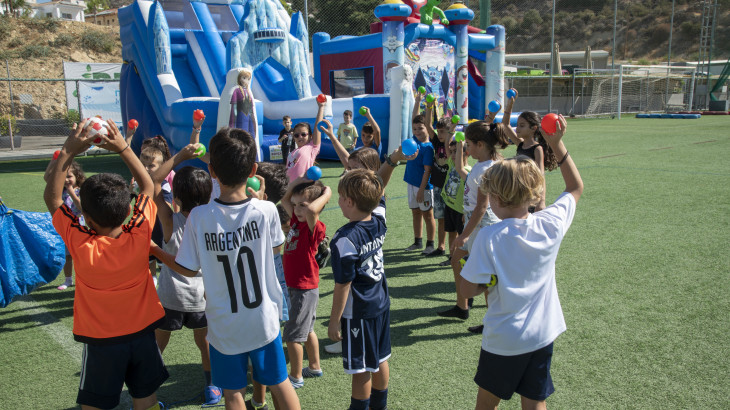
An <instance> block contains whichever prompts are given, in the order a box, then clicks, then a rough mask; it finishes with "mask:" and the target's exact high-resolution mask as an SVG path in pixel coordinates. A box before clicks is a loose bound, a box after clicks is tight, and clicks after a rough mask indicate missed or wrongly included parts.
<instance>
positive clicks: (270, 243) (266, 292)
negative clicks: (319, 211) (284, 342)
mask: <svg viewBox="0 0 730 410" xmlns="http://www.w3.org/2000/svg"><path fill="white" fill-rule="evenodd" d="M282 243H284V234H283V233H282V231H281V223H280V222H279V213H278V212H277V210H276V205H274V204H273V203H271V202H268V201H260V200H258V199H255V198H249V199H246V200H243V201H240V202H236V203H225V202H222V201H221V200H220V199H216V200H215V201H213V202H211V203H209V204H206V205H201V206H198V207H196V208H194V209H193V210H192V211H191V212H190V215H188V222H187V224H186V225H185V232H184V234H183V239H182V243H181V244H180V250H179V251H178V253H177V258H176V259H175V262H177V263H178V264H180V265H181V266H183V267H185V268H187V269H189V270H193V271H195V270H198V269H200V270H201V271H202V272H203V283H204V285H205V294H206V302H207V303H206V307H205V315H206V317H207V319H208V342H210V344H211V345H213V347H215V348H216V349H217V350H218V351H220V352H221V353H223V354H227V355H234V354H240V353H245V352H249V351H251V350H255V349H258V348H260V347H262V346H265V345H267V344H268V343H270V342H271V341H272V340H274V339H275V338H276V337H277V336H278V335H279V320H280V318H281V315H282V300H283V299H282V291H281V286H280V285H279V281H278V280H277V279H276V270H275V267H274V254H273V252H272V248H274V247H277V246H279V245H281V244H282Z"/></svg>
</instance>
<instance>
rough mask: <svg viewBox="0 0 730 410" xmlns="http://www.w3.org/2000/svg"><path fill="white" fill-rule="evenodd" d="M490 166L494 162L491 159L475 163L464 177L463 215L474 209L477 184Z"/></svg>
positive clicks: (477, 189) (477, 190)
mask: <svg viewBox="0 0 730 410" xmlns="http://www.w3.org/2000/svg"><path fill="white" fill-rule="evenodd" d="M492 165H494V161H492V160H491V159H489V160H486V161H481V162H477V163H476V164H474V166H473V167H472V169H471V172H469V175H468V176H467V177H466V183H465V184H464V213H467V212H472V211H473V210H474V208H476V206H477V193H478V192H479V183H480V182H482V175H484V171H486V170H487V168H489V167H491V166H492Z"/></svg>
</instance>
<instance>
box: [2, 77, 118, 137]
mask: <svg viewBox="0 0 730 410" xmlns="http://www.w3.org/2000/svg"><path fill="white" fill-rule="evenodd" d="M8 71H9V70H8ZM118 82H119V80H118V79H117V80H103V81H100V80H89V79H81V80H78V79H44V78H21V77H6V78H0V83H2V87H0V136H8V135H10V132H11V131H12V133H13V134H14V135H19V136H66V135H68V133H69V131H70V127H71V125H72V124H74V123H76V122H78V121H79V119H80V118H81V117H82V116H84V117H87V116H93V115H95V114H94V113H87V112H84V111H83V109H82V104H81V99H82V91H81V88H82V86H80V84H81V85H83V84H93V86H98V85H101V84H103V83H118ZM67 86H68V87H70V89H71V92H70V94H71V96H72V97H71V98H69V97H68V96H67Z"/></svg>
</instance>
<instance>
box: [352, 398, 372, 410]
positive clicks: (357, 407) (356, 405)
mask: <svg viewBox="0 0 730 410" xmlns="http://www.w3.org/2000/svg"><path fill="white" fill-rule="evenodd" d="M368 407H370V399H365V400H358V399H356V398H354V397H350V409H349V410H368Z"/></svg>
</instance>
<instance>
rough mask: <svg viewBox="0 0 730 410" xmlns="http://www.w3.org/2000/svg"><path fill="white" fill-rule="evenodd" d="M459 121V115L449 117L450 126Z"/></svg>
mask: <svg viewBox="0 0 730 410" xmlns="http://www.w3.org/2000/svg"><path fill="white" fill-rule="evenodd" d="M459 121H461V117H460V116H459V115H454V116H453V117H451V123H452V124H458V123H459Z"/></svg>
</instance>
